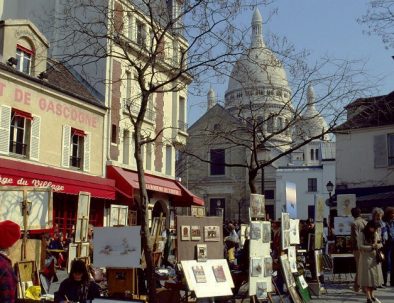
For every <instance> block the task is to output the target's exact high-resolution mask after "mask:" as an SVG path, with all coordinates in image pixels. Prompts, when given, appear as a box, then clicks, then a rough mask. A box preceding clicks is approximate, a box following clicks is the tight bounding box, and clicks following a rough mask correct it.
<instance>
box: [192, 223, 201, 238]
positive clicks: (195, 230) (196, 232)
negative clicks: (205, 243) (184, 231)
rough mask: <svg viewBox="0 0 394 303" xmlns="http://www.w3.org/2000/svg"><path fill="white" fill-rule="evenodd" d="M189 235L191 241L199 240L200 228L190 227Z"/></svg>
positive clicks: (196, 226)
mask: <svg viewBox="0 0 394 303" xmlns="http://www.w3.org/2000/svg"><path fill="white" fill-rule="evenodd" d="M190 234H191V239H192V240H193V241H199V240H201V228H200V226H198V225H192V226H191V230H190Z"/></svg>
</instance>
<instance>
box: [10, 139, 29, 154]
mask: <svg viewBox="0 0 394 303" xmlns="http://www.w3.org/2000/svg"><path fill="white" fill-rule="evenodd" d="M10 153H14V154H18V155H23V156H25V157H26V156H27V144H24V143H22V142H17V141H10Z"/></svg>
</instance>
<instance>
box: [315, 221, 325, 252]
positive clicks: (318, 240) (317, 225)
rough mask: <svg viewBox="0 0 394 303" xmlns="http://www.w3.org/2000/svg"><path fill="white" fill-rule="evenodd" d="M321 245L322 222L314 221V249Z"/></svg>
mask: <svg viewBox="0 0 394 303" xmlns="http://www.w3.org/2000/svg"><path fill="white" fill-rule="evenodd" d="M322 247H323V223H322V222H316V223H315V249H320V248H322Z"/></svg>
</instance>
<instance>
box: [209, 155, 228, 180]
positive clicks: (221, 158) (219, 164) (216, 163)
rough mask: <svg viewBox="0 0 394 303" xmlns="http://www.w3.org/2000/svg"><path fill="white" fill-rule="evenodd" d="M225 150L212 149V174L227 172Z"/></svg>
mask: <svg viewBox="0 0 394 303" xmlns="http://www.w3.org/2000/svg"><path fill="white" fill-rule="evenodd" d="M224 164H225V150H224V149H211V175H212V176H217V175H224V174H225V166H224Z"/></svg>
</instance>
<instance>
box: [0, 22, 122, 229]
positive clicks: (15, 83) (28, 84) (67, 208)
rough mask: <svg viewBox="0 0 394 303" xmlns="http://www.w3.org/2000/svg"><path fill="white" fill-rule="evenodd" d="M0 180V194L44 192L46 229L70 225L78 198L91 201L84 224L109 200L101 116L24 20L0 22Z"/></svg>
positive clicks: (98, 219) (99, 218)
mask: <svg viewBox="0 0 394 303" xmlns="http://www.w3.org/2000/svg"><path fill="white" fill-rule="evenodd" d="M0 31H1V37H2V40H1V42H0V55H1V58H2V61H1V63H0V88H1V89H0V109H1V123H0V125H1V128H0V134H1V136H0V158H1V160H0V172H1V180H2V182H1V185H2V186H34V187H51V188H52V190H53V193H54V194H53V206H54V223H55V224H58V225H59V227H60V228H61V230H62V231H69V230H71V226H72V225H74V224H75V218H76V212H77V202H78V194H79V192H80V191H84V192H88V193H90V194H91V198H92V210H93V211H92V216H91V223H93V224H95V225H102V224H103V212H104V208H105V206H106V205H107V204H108V203H111V202H112V201H113V200H115V187H114V185H115V182H114V181H113V180H107V179H105V178H104V169H103V167H104V161H103V159H104V147H105V145H104V141H103V134H104V121H105V113H106V108H105V106H104V105H103V104H101V103H100V102H98V100H97V99H96V98H95V97H94V96H92V95H91V94H90V93H89V91H87V90H86V89H84V87H83V86H82V85H81V84H80V83H79V82H78V80H77V79H76V78H75V77H74V76H73V75H72V74H71V73H70V72H69V71H68V70H67V69H66V68H65V67H64V66H63V65H61V64H59V63H58V62H56V61H54V60H50V59H47V56H46V54H47V50H48V41H47V40H46V38H45V37H44V35H43V34H42V33H41V32H40V31H39V30H38V28H37V27H36V26H35V25H33V23H31V22H30V21H28V20H5V21H1V22H0Z"/></svg>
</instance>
